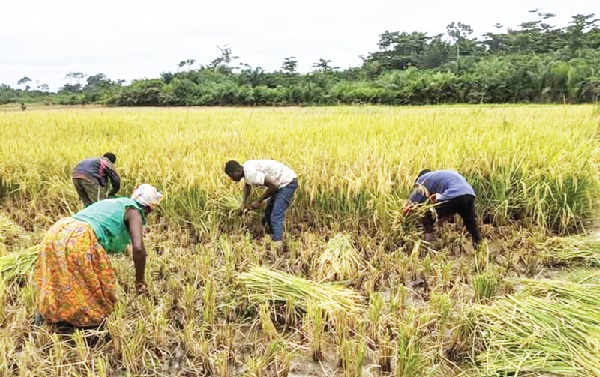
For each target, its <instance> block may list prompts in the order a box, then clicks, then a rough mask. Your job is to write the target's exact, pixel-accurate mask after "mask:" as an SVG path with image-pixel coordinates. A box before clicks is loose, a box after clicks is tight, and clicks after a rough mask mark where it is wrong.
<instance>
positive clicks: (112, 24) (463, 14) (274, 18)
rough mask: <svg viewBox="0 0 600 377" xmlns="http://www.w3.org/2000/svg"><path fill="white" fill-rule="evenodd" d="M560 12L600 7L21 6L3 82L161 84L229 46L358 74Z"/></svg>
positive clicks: (265, 61)
mask: <svg viewBox="0 0 600 377" xmlns="http://www.w3.org/2000/svg"><path fill="white" fill-rule="evenodd" d="M536 8H538V9H540V10H541V11H544V12H552V13H555V14H557V17H556V18H554V19H552V20H551V24H552V25H561V26H563V25H566V23H567V22H568V21H569V19H570V17H571V16H573V15H575V14H577V13H582V14H588V13H596V14H599V13H600V2H599V1H598V0H570V1H567V0H503V1H494V2H492V1H483V0H479V1H476V0H469V1H467V0H454V1H452V0H429V1H414V0H413V1H404V0H279V1H275V0H228V1H227V0H220V1H219V0H215V1H210V2H209V1H203V0H196V1H191V0H103V1H93V0H87V1H86V0H83V1H82V0H51V1H49V0H20V1H5V2H3V4H2V5H1V6H0V83H5V84H8V85H10V86H12V87H13V88H15V87H17V85H16V84H17V81H18V80H19V79H20V78H22V77H23V76H28V77H29V78H31V79H32V84H31V86H32V87H35V86H36V84H42V83H46V84H48V85H50V88H51V89H52V90H56V89H58V88H59V87H60V86H62V85H64V84H65V83H67V81H66V80H65V75H66V74H67V73H69V72H82V73H85V74H88V75H94V74H97V73H100V72H101V73H104V74H106V75H107V76H108V77H109V78H110V79H112V80H117V79H125V80H127V82H130V81H131V80H132V79H135V78H144V77H147V78H154V77H159V75H160V73H161V72H166V71H172V72H173V71H176V70H177V64H178V63H179V62H180V61H181V60H185V59H195V60H196V62H197V63H196V65H198V64H207V63H209V62H210V61H211V60H212V59H214V58H215V57H217V56H218V55H219V53H220V52H219V49H218V48H217V46H221V47H223V46H228V47H230V48H231V49H232V50H233V53H234V55H236V56H239V57H240V59H239V62H242V63H247V64H249V65H250V66H252V67H262V68H263V69H265V70H267V71H273V70H277V69H279V68H280V67H281V63H282V62H283V59H284V58H285V57H292V56H294V57H296V60H298V62H299V65H298V66H299V70H300V71H302V72H306V71H309V70H310V68H311V65H312V64H313V63H314V62H316V61H318V60H319V58H324V59H329V60H331V65H332V66H336V67H340V68H348V67H351V66H358V65H360V64H361V60H360V57H359V56H360V55H367V54H368V53H369V52H373V51H376V50H377V42H378V40H379V35H380V34H381V33H383V32H384V31H386V30H389V31H407V32H411V31H423V32H428V33H429V35H434V34H437V33H443V32H445V28H446V25H447V24H449V23H450V22H453V21H456V22H458V21H460V22H463V23H466V24H468V25H471V26H472V27H473V29H474V31H475V33H474V35H476V36H480V35H481V34H483V33H485V32H487V31H492V30H494V27H493V25H494V24H495V23H497V22H498V23H501V24H504V25H505V26H507V27H513V28H514V27H516V26H517V25H518V24H519V23H521V22H523V21H527V20H533V19H534V15H532V14H530V13H528V12H527V11H528V10H531V9H536Z"/></svg>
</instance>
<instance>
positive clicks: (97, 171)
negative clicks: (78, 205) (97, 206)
mask: <svg viewBox="0 0 600 377" xmlns="http://www.w3.org/2000/svg"><path fill="white" fill-rule="evenodd" d="M115 162H117V156H115V154H114V153H111V152H107V153H105V154H104V155H103V156H102V157H91V158H86V159H85V160H83V161H81V162H79V163H78V164H77V166H75V168H74V169H73V185H75V190H77V195H79V200H81V202H82V203H83V205H84V206H86V207H87V206H89V205H90V204H92V203H95V202H97V201H98V200H101V199H106V198H107V197H108V198H110V197H113V196H115V195H116V194H117V192H118V191H119V189H120V188H121V178H120V177H119V174H118V173H117V171H116V170H115V165H114V164H115ZM109 181H110V186H111V190H110V192H109V187H108V183H109Z"/></svg>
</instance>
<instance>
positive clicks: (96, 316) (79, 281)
mask: <svg viewBox="0 0 600 377" xmlns="http://www.w3.org/2000/svg"><path fill="white" fill-rule="evenodd" d="M162 197H163V196H162V194H161V193H159V192H158V191H157V190H156V188H154V187H152V186H150V185H148V184H142V185H140V186H139V187H138V188H137V189H136V190H135V191H134V192H133V195H131V198H117V199H106V200H101V201H99V202H97V203H94V204H92V205H90V206H89V207H86V208H85V209H84V210H82V211H79V212H78V213H76V214H75V215H73V216H72V217H65V218H63V219H61V220H58V221H57V222H56V223H55V224H54V225H52V226H51V227H50V229H49V230H48V231H47V232H46V235H45V236H44V239H43V241H42V243H41V244H40V252H39V255H38V259H37V262H36V267H35V273H34V275H35V284H36V287H37V291H36V304H37V309H38V315H37V316H36V323H37V324H41V323H42V322H46V323H49V324H53V325H56V326H57V327H62V328H65V327H70V328H73V327H76V328H85V327H98V326H101V325H102V324H103V323H104V321H105V320H106V318H107V317H108V316H109V315H110V314H111V313H112V311H113V308H114V305H115V303H116V296H115V290H116V284H117V278H116V276H115V270H113V268H112V266H111V263H110V259H109V258H108V254H120V253H122V252H123V251H124V250H125V249H126V248H127V245H128V244H129V243H131V245H132V249H133V264H134V266H135V288H136V291H137V293H138V294H139V293H145V292H146V291H147V287H146V280H145V268H146V249H145V247H144V241H143V239H142V225H143V224H145V223H146V216H148V214H149V213H150V212H151V211H152V210H153V209H154V208H155V207H156V206H157V205H158V204H159V203H160V201H161V199H162Z"/></svg>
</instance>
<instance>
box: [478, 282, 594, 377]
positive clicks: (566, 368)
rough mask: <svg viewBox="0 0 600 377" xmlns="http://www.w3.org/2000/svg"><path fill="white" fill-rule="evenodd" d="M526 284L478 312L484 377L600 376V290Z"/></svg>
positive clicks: (583, 286) (566, 284)
mask: <svg viewBox="0 0 600 377" xmlns="http://www.w3.org/2000/svg"><path fill="white" fill-rule="evenodd" d="M523 283H524V284H525V287H526V288H525V290H524V291H523V292H521V293H519V294H518V295H515V296H508V297H506V298H504V299H502V300H499V301H497V302H495V303H494V304H493V305H491V306H478V307H476V309H475V310H476V313H477V326H476V328H477V329H478V330H479V331H478V332H477V334H478V336H479V337H480V340H481V341H482V344H483V345H484V350H483V352H481V353H480V354H479V355H478V356H477V360H478V361H479V362H480V363H481V365H480V372H481V374H483V375H486V376H494V375H496V376H498V375H506V374H509V375H510V374H515V375H516V374H520V373H525V372H531V373H540V374H551V375H561V376H581V377H583V376H596V377H600V363H599V362H598V360H600V347H599V345H600V331H599V330H598V329H600V295H599V294H598V293H599V292H600V285H598V284H577V283H570V282H563V281H551V280H544V281H533V280H525V281H524V282H523Z"/></svg>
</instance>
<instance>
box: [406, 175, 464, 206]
mask: <svg viewBox="0 0 600 377" xmlns="http://www.w3.org/2000/svg"><path fill="white" fill-rule="evenodd" d="M425 194H429V195H430V196H431V195H436V197H437V201H440V202H441V201H444V200H450V199H452V198H456V197H459V196H462V195H471V196H475V191H473V187H471V185H470V184H469V183H467V180H466V179H465V177H463V176H462V175H460V174H459V173H457V172H455V171H454V170H436V171H432V172H429V173H425V174H423V175H422V176H420V177H419V178H418V179H417V182H416V183H415V189H414V190H413V193H412V194H411V195H410V197H409V198H408V200H410V201H411V202H412V203H423V202H424V201H426V200H427V196H426V195H425Z"/></svg>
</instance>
